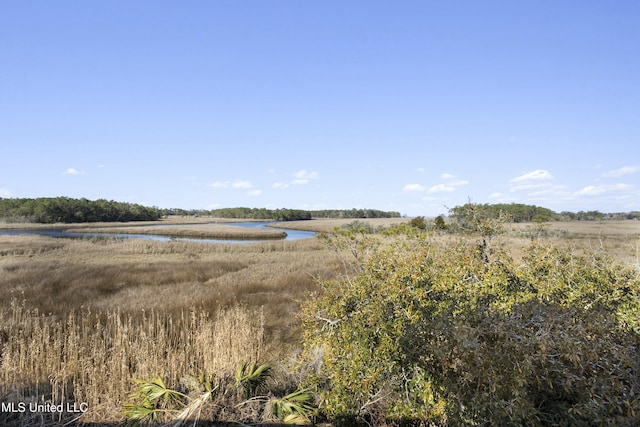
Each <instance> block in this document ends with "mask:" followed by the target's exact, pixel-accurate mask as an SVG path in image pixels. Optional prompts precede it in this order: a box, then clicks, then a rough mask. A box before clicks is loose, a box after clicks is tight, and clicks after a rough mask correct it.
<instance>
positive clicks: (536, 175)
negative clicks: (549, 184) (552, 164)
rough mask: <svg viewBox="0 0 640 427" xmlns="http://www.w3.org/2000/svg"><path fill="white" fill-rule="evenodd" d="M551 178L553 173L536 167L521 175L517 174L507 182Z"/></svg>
mask: <svg viewBox="0 0 640 427" xmlns="http://www.w3.org/2000/svg"><path fill="white" fill-rule="evenodd" d="M549 179H553V175H551V173H549V171H548V170H545V169H536V170H534V171H531V172H527V173H525V174H523V175H520V176H517V177H515V178H513V179H511V180H510V181H509V182H511V183H518V182H530V181H545V180H549Z"/></svg>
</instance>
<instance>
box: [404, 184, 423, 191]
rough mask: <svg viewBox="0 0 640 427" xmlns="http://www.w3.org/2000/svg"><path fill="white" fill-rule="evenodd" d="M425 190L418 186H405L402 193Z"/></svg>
mask: <svg viewBox="0 0 640 427" xmlns="http://www.w3.org/2000/svg"><path fill="white" fill-rule="evenodd" d="M426 189H427V188H426V187H424V186H422V185H420V184H407V185H405V186H404V188H403V189H402V191H424V190H426Z"/></svg>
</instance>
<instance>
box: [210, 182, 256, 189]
mask: <svg viewBox="0 0 640 427" xmlns="http://www.w3.org/2000/svg"><path fill="white" fill-rule="evenodd" d="M211 187H213V188H234V189H236V190H237V189H246V188H253V185H252V184H251V181H245V180H242V179H236V180H235V181H233V182H231V181H215V182H213V183H211Z"/></svg>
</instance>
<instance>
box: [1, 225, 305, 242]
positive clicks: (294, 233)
mask: <svg viewBox="0 0 640 427" xmlns="http://www.w3.org/2000/svg"><path fill="white" fill-rule="evenodd" d="M271 224H275V223H274V222H228V223H225V225H233V226H238V227H249V228H269V227H270V225H271ZM158 225H160V224H158ZM162 225H163V226H166V224H162ZM188 225H189V224H176V226H177V227H178V226H179V227H185V226H188ZM193 225H203V224H193ZM271 228H273V229H274V230H282V231H284V232H286V233H287V236H286V237H285V238H284V239H260V240H247V239H243V240H233V239H199V238H194V237H169V236H162V235H159V234H135V233H87V232H82V231H68V230H67V229H65V228H49V229H22V230H0V235H5V236H6V235H8V236H16V235H23V234H30V235H38V236H48V237H58V238H67V239H83V238H84V239H87V238H96V237H99V238H117V239H148V240H155V241H161V242H168V241H172V240H180V241H187V242H200V243H238V244H240V243H255V242H270V241H271V242H272V241H279V240H299V239H308V238H310V237H313V236H315V235H316V233H315V232H313V231H302V230H292V229H289V228H280V227H277V228H276V227H271Z"/></svg>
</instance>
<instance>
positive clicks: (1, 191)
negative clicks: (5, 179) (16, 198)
mask: <svg viewBox="0 0 640 427" xmlns="http://www.w3.org/2000/svg"><path fill="white" fill-rule="evenodd" d="M11 196H12V194H11V191H9V190H7V189H6V188H0V197H11Z"/></svg>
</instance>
